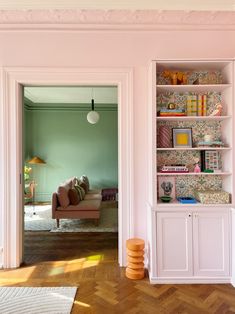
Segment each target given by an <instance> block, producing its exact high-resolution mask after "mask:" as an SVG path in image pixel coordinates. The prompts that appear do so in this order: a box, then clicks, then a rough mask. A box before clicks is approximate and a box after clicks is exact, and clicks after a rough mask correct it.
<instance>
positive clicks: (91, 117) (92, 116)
mask: <svg viewBox="0 0 235 314" xmlns="http://www.w3.org/2000/svg"><path fill="white" fill-rule="evenodd" d="M99 119H100V115H99V113H98V112H97V111H95V101H94V97H93V88H92V99H91V111H90V112H88V114H87V121H88V122H89V123H91V124H96V123H97V122H98V121H99Z"/></svg>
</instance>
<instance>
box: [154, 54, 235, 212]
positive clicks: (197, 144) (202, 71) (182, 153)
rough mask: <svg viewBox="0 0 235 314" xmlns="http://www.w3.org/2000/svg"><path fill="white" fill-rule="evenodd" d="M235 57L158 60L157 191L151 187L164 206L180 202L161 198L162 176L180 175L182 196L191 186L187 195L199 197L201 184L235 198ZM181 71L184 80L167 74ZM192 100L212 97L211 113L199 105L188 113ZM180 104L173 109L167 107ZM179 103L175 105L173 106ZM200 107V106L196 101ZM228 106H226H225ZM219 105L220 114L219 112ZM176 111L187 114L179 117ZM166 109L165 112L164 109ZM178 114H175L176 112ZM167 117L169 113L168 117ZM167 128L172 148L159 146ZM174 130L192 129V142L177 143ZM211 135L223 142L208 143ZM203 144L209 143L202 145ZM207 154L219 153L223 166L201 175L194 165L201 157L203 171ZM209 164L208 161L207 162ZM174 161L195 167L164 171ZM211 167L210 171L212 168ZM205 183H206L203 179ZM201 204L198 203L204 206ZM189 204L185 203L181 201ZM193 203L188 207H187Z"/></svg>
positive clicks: (178, 183)
mask: <svg viewBox="0 0 235 314" xmlns="http://www.w3.org/2000/svg"><path fill="white" fill-rule="evenodd" d="M232 64H233V63H232V61H230V60H228V61H224V60H221V61H220V60H218V61H214V60H213V61H208V60H205V61H185V62H182V61H156V62H155V63H154V69H153V71H152V82H153V91H152V94H153V97H152V98H153V108H152V111H151V115H152V123H153V128H152V135H151V136H152V142H151V144H152V147H155V149H154V150H153V155H152V156H153V157H152V167H151V169H150V174H151V175H152V176H151V177H152V182H153V184H152V189H150V200H152V203H153V204H157V205H158V206H169V207H170V206H175V204H177V199H174V200H172V202H169V203H167V204H164V203H163V202H161V200H160V199H159V178H162V177H164V176H165V177H166V178H174V180H175V189H176V197H178V196H179V195H177V193H178V194H180V196H182V193H179V190H180V189H179V186H181V190H184V189H183V188H182V186H183V185H187V186H191V187H192V190H191V192H190V190H189V189H185V191H186V190H187V193H190V195H185V197H188V196H193V195H194V194H193V190H194V189H196V188H197V187H200V189H202V190H208V189H209V190H210V189H211V190H213V189H214V190H221V191H226V192H228V193H229V194H230V201H231V203H232V202H233V195H232V194H233V134H232V131H233V120H234V118H233V104H232V102H233V95H232V90H233V89H232V88H233V81H232V77H233V76H232V71H233V67H232ZM174 72H175V73H177V72H178V73H179V72H180V73H181V77H182V74H183V75H186V78H184V82H183V83H182V82H177V83H176V82H173V80H172V76H170V75H168V76H167V75H164V74H165V73H167V74H169V73H170V74H171V73H174ZM190 97H191V99H194V100H195V101H199V100H198V99H202V98H203V97H205V98H206V102H205V104H204V105H205V106H206V110H205V112H202V111H200V112H199V111H198V108H199V105H198V108H197V107H195V108H196V109H195V110H196V111H197V112H196V113H195V111H194V112H193V115H191V114H188V112H187V106H188V102H189V101H190ZM169 104H171V106H175V107H174V108H173V110H171V109H169V108H168V107H167V106H169ZM172 104H173V105H172ZM196 106H197V104H196ZM220 106H221V107H222V108H221V107H220ZM217 108H219V109H220V112H219V113H218V112H217ZM177 109H178V112H176V113H175V114H180V115H181V116H174V110H175V111H177ZM164 110H165V111H166V112H164ZM162 112H163V115H161V113H162ZM171 112H172V113H171ZM164 115H167V116H164ZM164 126H166V127H167V128H168V129H170V136H171V139H170V142H171V144H170V145H168V146H167V147H162V146H161V145H159V137H160V136H161V134H160V135H159V129H160V128H161V127H164ZM172 129H191V130H192V133H191V134H192V146H191V147H180V146H179V147H177V146H175V145H174V144H173V138H172V137H173V135H172ZM205 135H207V136H208V137H210V138H212V139H213V140H214V141H219V143H221V145H211V146H210V145H208V146H207V145H204V144H205V143H204V141H203V140H204V137H205ZM201 144H203V145H201ZM202 152H207V154H208V152H212V153H213V152H214V153H215V152H216V153H215V155H216V156H217V159H218V160H216V162H217V163H218V165H219V166H218V169H216V170H212V171H213V172H212V171H211V172H204V171H205V170H208V169H203V171H201V172H199V173H196V172H194V167H195V164H196V161H197V160H199V162H198V165H199V167H200V169H202V160H201V159H202V158H203V157H202V156H203V155H202ZM203 162H204V161H203ZM165 164H167V165H172V164H183V165H187V167H188V168H189V170H188V172H186V173H165V172H164V173H163V172H161V167H162V166H164V165H165ZM209 170H210V169H209ZM198 182H200V183H198ZM201 205H202V204H200V202H198V203H197V206H201ZM180 206H184V204H180ZM186 206H187V205H186Z"/></svg>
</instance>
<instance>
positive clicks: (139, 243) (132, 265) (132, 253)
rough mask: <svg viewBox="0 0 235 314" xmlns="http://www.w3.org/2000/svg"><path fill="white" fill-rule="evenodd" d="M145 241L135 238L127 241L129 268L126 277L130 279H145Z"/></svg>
mask: <svg viewBox="0 0 235 314" xmlns="http://www.w3.org/2000/svg"><path fill="white" fill-rule="evenodd" d="M144 247H145V243H144V240H142V239H138V238H133V239H129V240H127V241H126V249H127V268H126V277H127V278H129V279H134V280H136V279H143V278H144Z"/></svg>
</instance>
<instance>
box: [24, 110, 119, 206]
mask: <svg viewBox="0 0 235 314" xmlns="http://www.w3.org/2000/svg"><path fill="white" fill-rule="evenodd" d="M86 115H87V112H81V111H54V110H53V111H47V110H42V111H35V110H33V111H28V110H25V123H24V125H25V160H26V161H27V160H29V159H30V158H31V157H33V156H35V155H37V156H39V157H40V158H42V159H44V160H45V161H46V165H33V167H32V168H33V174H32V177H33V178H34V179H35V180H36V182H37V188H36V200H41V201H46V200H50V199H51V194H52V193H53V192H54V191H56V189H57V187H58V185H59V183H61V182H63V181H64V180H66V179H68V178H70V177H72V176H78V177H80V176H81V175H82V174H86V175H87V176H88V178H89V180H90V183H91V186H92V187H93V188H98V187H99V188H104V187H117V186H118V134H117V131H118V126H117V122H118V121H117V111H101V112H100V121H99V122H98V123H97V124H95V125H92V124H89V123H88V122H87V120H86Z"/></svg>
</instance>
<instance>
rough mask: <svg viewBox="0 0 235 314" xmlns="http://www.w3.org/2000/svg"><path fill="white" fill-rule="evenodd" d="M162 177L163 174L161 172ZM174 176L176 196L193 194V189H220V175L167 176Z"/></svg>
mask: <svg viewBox="0 0 235 314" xmlns="http://www.w3.org/2000/svg"><path fill="white" fill-rule="evenodd" d="M163 177H164V174H163ZM168 177H175V189H176V197H180V196H193V195H194V193H193V190H194V189H198V190H207V189H211V190H221V189H222V176H220V175H215V176H214V175H213V176H203V175H199V176H174V175H172V176H167V178H168Z"/></svg>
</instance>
